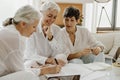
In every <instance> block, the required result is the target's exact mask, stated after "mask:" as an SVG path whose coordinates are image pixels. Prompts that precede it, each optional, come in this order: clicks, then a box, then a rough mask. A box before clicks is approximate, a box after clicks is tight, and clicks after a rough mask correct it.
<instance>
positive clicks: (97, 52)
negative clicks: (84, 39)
mask: <svg viewBox="0 0 120 80" xmlns="http://www.w3.org/2000/svg"><path fill="white" fill-rule="evenodd" d="M101 51H102V50H101V48H100V47H95V48H92V52H93V54H95V55H98V54H99V53H100V52H101Z"/></svg>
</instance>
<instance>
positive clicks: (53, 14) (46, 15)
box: [42, 9, 58, 26]
mask: <svg viewBox="0 0 120 80" xmlns="http://www.w3.org/2000/svg"><path fill="white" fill-rule="evenodd" d="M42 14H43V16H42V25H44V26H50V25H51V24H53V23H54V22H55V20H56V18H57V14H58V11H57V10H53V9H49V10H47V11H45V12H42Z"/></svg>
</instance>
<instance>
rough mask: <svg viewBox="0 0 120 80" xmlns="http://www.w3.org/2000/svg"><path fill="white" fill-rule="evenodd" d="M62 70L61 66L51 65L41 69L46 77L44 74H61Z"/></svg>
mask: <svg viewBox="0 0 120 80" xmlns="http://www.w3.org/2000/svg"><path fill="white" fill-rule="evenodd" d="M60 70H61V66H60V65H49V66H46V67H43V68H42V69H41V73H40V74H41V75H44V74H56V73H59V72H60Z"/></svg>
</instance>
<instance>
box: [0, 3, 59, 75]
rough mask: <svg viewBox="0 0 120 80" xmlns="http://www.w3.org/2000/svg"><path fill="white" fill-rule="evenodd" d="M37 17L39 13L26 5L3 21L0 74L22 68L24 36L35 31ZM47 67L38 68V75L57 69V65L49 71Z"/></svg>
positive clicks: (0, 42)
mask: <svg viewBox="0 0 120 80" xmlns="http://www.w3.org/2000/svg"><path fill="white" fill-rule="evenodd" d="M39 18H40V16H39V13H38V12H37V11H36V10H35V9H34V8H32V7H31V6H29V5H27V6H23V7H21V8H20V9H18V11H17V12H16V14H15V16H14V17H13V18H8V19H7V20H5V21H4V23H3V25H4V26H6V27H5V28H4V29H2V30H1V31H0V76H3V75H7V74H9V73H13V72H16V71H21V70H24V60H23V55H24V54H23V52H24V49H25V37H29V36H30V35H31V34H32V33H33V32H35V31H36V27H37V25H38V22H39ZM53 68H54V69H53ZM56 68H57V70H56ZM48 69H49V70H51V67H47V68H46V67H45V68H44V69H41V70H39V71H41V73H39V75H40V74H45V73H56V71H59V67H57V66H54V67H52V71H51V72H50V71H49V72H48ZM35 71H36V70H35Z"/></svg>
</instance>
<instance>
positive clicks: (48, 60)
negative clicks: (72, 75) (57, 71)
mask: <svg viewBox="0 0 120 80" xmlns="http://www.w3.org/2000/svg"><path fill="white" fill-rule="evenodd" d="M45 64H53V65H55V64H56V62H55V58H48V59H47V60H46V61H45Z"/></svg>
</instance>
